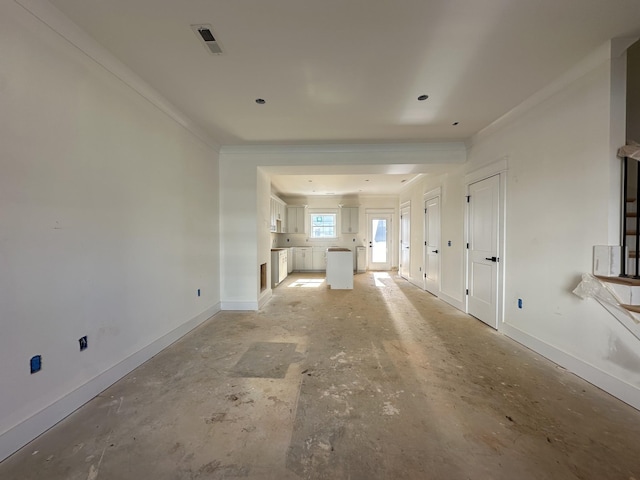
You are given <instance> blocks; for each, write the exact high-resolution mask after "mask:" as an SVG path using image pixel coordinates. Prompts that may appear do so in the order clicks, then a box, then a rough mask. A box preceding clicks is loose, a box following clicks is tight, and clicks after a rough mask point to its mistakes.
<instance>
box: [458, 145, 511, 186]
mask: <svg viewBox="0 0 640 480" xmlns="http://www.w3.org/2000/svg"><path fill="white" fill-rule="evenodd" d="M508 166H509V157H508V156H506V155H505V156H504V157H502V158H499V159H498V160H496V161H495V162H492V163H489V164H487V165H483V166H481V167H479V168H477V169H475V170H473V171H471V172H469V173H467V174H466V175H465V176H464V183H465V185H466V186H469V185H471V184H472V183H476V182H479V181H481V180H484V179H485V178H489V177H493V176H494V175H497V174H499V173H503V172H506V171H507V169H508ZM468 193H469V192H467V194H468Z"/></svg>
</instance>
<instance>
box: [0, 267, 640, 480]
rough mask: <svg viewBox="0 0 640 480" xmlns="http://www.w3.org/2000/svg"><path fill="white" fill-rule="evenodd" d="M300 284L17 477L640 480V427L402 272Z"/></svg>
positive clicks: (111, 398)
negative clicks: (340, 284)
mask: <svg viewBox="0 0 640 480" xmlns="http://www.w3.org/2000/svg"><path fill="white" fill-rule="evenodd" d="M323 280H324V278H323V276H322V277H320V276H314V275H313V274H302V275H299V274H293V275H290V276H289V277H288V278H287V279H286V280H285V281H284V282H283V283H282V284H281V286H279V287H278V288H276V289H275V290H274V296H273V298H272V299H271V300H270V301H269V303H268V304H267V305H266V306H265V307H264V308H263V310H261V311H259V312H221V313H218V314H217V315H216V316H214V317H212V318H211V319H210V320H208V321H207V322H205V323H204V324H203V325H202V326H200V327H199V328H197V329H196V330H194V331H193V332H191V333H189V334H188V335H186V336H185V337H184V338H182V339H181V340H180V341H179V342H177V343H175V344H173V345H172V346H170V347H169V348H167V349H166V350H164V351H163V352H161V353H160V354H159V355H157V356H156V357H154V358H153V359H151V360H150V361H149V362H147V363H146V364H144V365H143V366H141V367H140V368H138V369H136V370H135V371H133V372H132V373H131V374H129V375H128V376H126V377H125V378H123V379H122V380H120V381H119V382H117V383H116V384H114V385H113V386H112V387H110V388H109V389H108V390H106V391H105V392H103V393H102V394H101V395H99V396H98V397H96V398H95V399H93V400H92V401H91V402H89V403H88V404H86V405H85V406H84V407H82V408H81V409H79V410H78V411H76V412H75V413H74V414H72V415H71V416H69V417H68V418H67V419H66V420H64V421H63V422H61V423H60V424H58V425H57V426H56V427H54V428H52V429H51V430H50V431H48V432H47V433H45V434H44V435H42V436H41V437H39V438H38V439H36V440H35V441H33V442H32V443H31V444H29V445H28V446H26V447H25V448H23V449H22V450H21V451H19V452H18V453H16V454H14V455H13V456H12V457H10V458H9V459H7V460H6V461H4V462H3V463H0V478H2V479H3V480H36V479H45V478H46V479H47V480H62V479H64V480H72V479H73V480H75V479H78V480H80V479H81V480H98V479H99V480H112V479H113V480H115V479H117V480H129V479H131V480H133V479H135V480H165V479H166V480H170V479H171V480H174V479H180V480H183V479H184V480H186V479H222V478H225V479H226V478H249V479H298V478H304V479H352V480H356V479H362V480H365V479H366V480H371V479H447V480H455V479H474V480H481V479H514V478H518V479H563V480H565V479H624V480H631V479H636V480H640V462H639V461H638V458H637V452H638V448H639V447H638V445H640V412H638V411H637V410H635V409H633V408H631V407H629V406H627V405H626V404H624V403H622V402H620V401H618V400H617V399H615V398H613V397H611V396H610V395H608V394H606V393H604V392H603V391H601V390H599V389H597V388H595V387H593V386H591V385H590V384H588V383H586V382H585V381H583V380H581V379H580V378H578V377H576V376H574V375H572V374H570V373H568V372H566V371H565V370H563V369H561V368H559V367H557V366H556V365H554V364H552V363H551V362H549V361H547V360H546V359H544V358H542V357H541V356H539V355H537V354H535V353H533V352H531V351H530V350H528V349H526V348H524V347H522V346H520V345H519V344H517V343H515V342H513V341H511V340H510V339H508V338H506V337H504V336H503V335H501V334H499V333H497V332H495V331H493V330H491V329H489V328H487V327H486V326H484V325H483V324H482V323H481V322H479V321H477V320H475V319H473V318H472V317H469V316H467V315H465V314H463V313H461V312H459V311H457V310H455V309H454V308H452V307H450V306H449V305H447V304H446V303H444V302H442V301H440V300H438V299H437V298H435V297H432V296H431V295H429V294H427V293H425V292H422V291H420V290H419V289H418V288H416V287H414V286H413V285H411V284H409V283H408V282H406V281H404V280H402V279H400V278H398V277H397V276H396V275H395V273H385V272H369V273H366V274H360V275H357V276H355V278H354V281H355V286H354V290H334V291H332V290H329V289H327V287H326V284H325V283H324V281H323Z"/></svg>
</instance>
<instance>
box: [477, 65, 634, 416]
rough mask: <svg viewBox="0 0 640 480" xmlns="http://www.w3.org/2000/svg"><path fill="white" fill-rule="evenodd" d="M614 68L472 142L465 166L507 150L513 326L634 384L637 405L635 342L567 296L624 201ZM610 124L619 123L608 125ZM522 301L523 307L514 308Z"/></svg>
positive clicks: (593, 306) (589, 305)
mask: <svg viewBox="0 0 640 480" xmlns="http://www.w3.org/2000/svg"><path fill="white" fill-rule="evenodd" d="M616 61H617V59H614V63H615V62H616ZM612 67H613V65H612V62H611V61H604V62H602V63H601V64H600V65H599V66H597V67H596V68H594V69H593V70H591V71H589V72H587V73H586V74H585V75H583V76H582V77H580V78H578V79H577V80H576V81H574V82H573V83H571V84H570V85H568V86H567V87H566V88H564V89H562V90H561V91H559V92H557V93H556V94H555V95H553V96H552V97H550V98H548V99H547V100H545V101H544V102H542V103H541V104H539V105H537V106H536V107H534V108H532V109H530V110H529V111H528V112H527V113H526V114H524V115H523V116H521V117H520V118H519V119H517V120H516V121H514V122H512V123H511V124H510V125H508V126H506V127H504V128H502V129H501V130H499V131H497V132H495V133H493V134H491V135H489V136H488V137H487V138H482V139H479V140H478V141H477V142H475V143H474V145H473V147H472V148H471V149H470V152H469V159H470V165H469V169H470V170H472V169H473V168H475V167H477V166H479V165H483V164H486V163H489V162H492V161H494V160H496V159H498V158H500V157H503V156H505V155H506V156H507V157H508V180H507V182H508V183H507V230H506V251H507V258H506V282H505V283H506V291H505V303H506V305H505V323H506V324H507V326H509V327H511V329H510V330H509V331H510V332H513V334H514V335H517V332H522V333H524V334H525V335H526V336H528V337H532V338H533V339H535V340H538V341H540V342H543V343H544V344H546V345H548V346H549V348H550V349H552V350H556V351H557V352H559V353H563V354H567V355H569V356H570V357H574V358H575V359H578V360H579V361H580V362H583V363H584V364H586V365H590V366H593V367H595V369H598V370H601V371H603V372H606V373H607V374H609V375H611V376H612V377H614V378H617V379H619V380H621V381H622V382H626V383H627V384H628V385H630V386H632V387H634V388H635V389H636V390H635V395H636V402H635V404H636V406H639V405H640V400H638V398H640V397H639V396H638V394H640V349H639V348H638V347H640V345H639V344H638V340H637V339H636V338H635V337H633V336H632V335H631V334H630V333H629V332H628V331H627V330H626V329H625V328H624V327H622V326H621V325H620V324H619V323H618V322H617V321H616V320H615V319H614V318H613V317H612V316H611V315H609V314H608V313H606V312H605V310H604V309H603V308H602V307H600V306H599V305H598V304H597V303H596V302H595V301H593V300H580V299H579V298H578V297H576V296H575V295H573V294H572V293H571V291H572V289H573V288H574V287H575V286H576V285H577V283H578V282H579V280H580V276H581V274H582V273H585V272H590V271H591V269H592V248H593V246H594V245H606V244H607V243H608V242H609V229H608V225H609V223H610V221H611V220H612V219H611V218H610V217H609V215H610V208H609V206H610V201H611V199H612V198H618V199H619V189H618V188H616V189H614V191H613V192H612V191H611V189H610V188H609V186H610V185H616V183H617V182H616V180H618V179H617V178H611V175H612V172H614V173H613V174H614V175H619V167H615V168H612V165H614V166H617V165H618V164H619V161H618V160H617V159H615V157H614V156H613V155H612V153H611V149H610V143H611V131H616V130H617V132H619V133H623V132H624V118H611V117H610V115H609V112H610V109H611V104H612V102H614V101H615V100H612V98H611V82H612V79H611V76H610V73H611V71H612ZM616 93H617V92H614V95H615V94H616ZM617 94H619V95H624V92H618V93H617ZM612 122H613V123H614V124H617V129H616V128H612V129H611V130H610V127H611V125H612ZM623 139H624V137H622V138H621V139H619V141H623ZM618 183H619V180H618ZM618 212H619V209H618V211H616V212H615V215H616V216H617V215H618V214H619V213H618ZM613 220H616V221H618V222H619V219H618V218H616V219H613ZM518 298H522V299H523V302H524V308H523V309H518V308H517V299H518ZM551 354H553V352H552V353H551ZM585 373H586V372H585ZM605 386H606V385H605ZM613 388H616V387H613ZM627 401H629V398H628V397H627Z"/></svg>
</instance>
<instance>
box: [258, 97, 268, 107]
mask: <svg viewBox="0 0 640 480" xmlns="http://www.w3.org/2000/svg"><path fill="white" fill-rule="evenodd" d="M256 103H257V104H258V105H264V104H265V103H267V102H266V100H265V99H264V98H256Z"/></svg>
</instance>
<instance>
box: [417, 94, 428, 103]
mask: <svg viewBox="0 0 640 480" xmlns="http://www.w3.org/2000/svg"><path fill="white" fill-rule="evenodd" d="M427 98H429V95H420V96H419V97H418V100H420V101H421V102H424V101H425V100H426V99H427Z"/></svg>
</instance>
